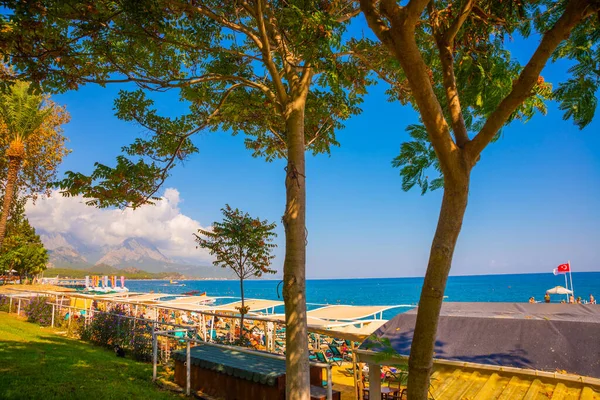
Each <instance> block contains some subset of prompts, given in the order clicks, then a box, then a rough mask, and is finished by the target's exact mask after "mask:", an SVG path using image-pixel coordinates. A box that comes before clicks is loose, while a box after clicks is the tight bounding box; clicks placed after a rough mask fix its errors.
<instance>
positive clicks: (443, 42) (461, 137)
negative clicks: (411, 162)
mask: <svg viewBox="0 0 600 400" xmlns="http://www.w3.org/2000/svg"><path fill="white" fill-rule="evenodd" d="M474 3H475V1H474V0H467V1H466V2H465V3H464V4H463V6H462V7H461V10H460V13H459V14H458V17H457V18H456V19H455V20H454V21H453V22H452V24H451V25H450V27H449V28H448V29H447V30H446V31H445V32H437V31H436V30H437V28H439V25H438V24H437V23H434V24H433V29H434V36H435V41H436V45H437V48H438V51H439V55H440V61H441V64H442V82H443V84H444V91H445V93H446V99H447V101H448V111H449V114H450V120H451V121H450V122H451V124H452V131H453V132H454V139H455V140H456V144H457V146H458V147H461V148H462V147H464V145H465V144H466V143H467V142H468V141H469V135H468V133H467V127H466V125H465V120H464V117H463V115H462V109H461V105H460V96H459V94H458V88H457V86H456V77H455V75H454V51H453V48H454V38H455V37H456V34H457V33H458V31H459V30H460V28H461V26H462V24H463V23H464V22H465V21H466V20H467V17H468V16H469V13H470V12H471V9H472V8H473V4H474ZM430 4H431V3H430ZM430 18H432V19H434V20H435V19H436V18H435V17H434V15H433V12H432V13H430ZM434 22H435V21H434Z"/></svg>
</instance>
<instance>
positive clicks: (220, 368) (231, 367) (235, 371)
mask: <svg viewBox="0 0 600 400" xmlns="http://www.w3.org/2000/svg"><path fill="white" fill-rule="evenodd" d="M190 357H191V361H192V365H197V366H199V367H201V368H205V369H209V370H211V371H216V372H220V373H222V374H227V375H232V376H235V377H236V378H241V379H246V380H249V381H252V382H259V383H262V384H264V385H269V386H274V385H275V383H276V381H277V378H278V377H280V376H282V375H285V360H280V359H275V358H269V357H265V356H262V355H260V354H250V353H246V352H241V351H237V350H233V349H227V348H222V347H215V346H205V345H200V346H196V347H192V348H191V349H190ZM173 358H174V359H175V360H177V361H181V362H185V359H186V352H185V350H178V351H175V352H173Z"/></svg>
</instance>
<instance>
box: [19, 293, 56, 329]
mask: <svg viewBox="0 0 600 400" xmlns="http://www.w3.org/2000/svg"><path fill="white" fill-rule="evenodd" d="M47 301H48V298H47V297H45V296H36V297H32V298H31V300H30V301H29V304H28V305H27V306H26V307H25V314H26V315H27V321H29V322H33V323H36V324H39V325H41V326H50V324H51V322H52V305H51V304H48V303H47Z"/></svg>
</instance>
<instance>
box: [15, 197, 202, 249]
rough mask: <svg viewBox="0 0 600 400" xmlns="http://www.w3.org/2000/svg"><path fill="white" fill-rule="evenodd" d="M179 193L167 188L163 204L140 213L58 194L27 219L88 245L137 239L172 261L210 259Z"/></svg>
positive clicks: (42, 202) (30, 210)
mask: <svg viewBox="0 0 600 400" xmlns="http://www.w3.org/2000/svg"><path fill="white" fill-rule="evenodd" d="M180 201H181V199H180V198H179V191H177V189H172V188H169V189H166V190H165V193H164V195H163V197H162V200H161V201H157V202H156V203H155V205H146V206H143V207H140V208H138V209H137V210H132V209H126V210H118V209H98V208H94V207H90V206H86V205H85V201H84V199H83V198H82V197H71V198H68V197H63V196H62V195H61V194H60V193H58V192H57V191H55V192H53V193H52V195H51V196H50V197H49V198H41V199H38V200H37V201H36V203H35V205H34V204H32V203H31V202H29V203H28V204H27V206H26V213H27V217H28V218H29V221H30V223H31V224H32V225H33V226H34V227H35V228H36V229H43V230H45V231H47V232H51V233H63V234H64V233H69V234H71V235H73V236H75V237H76V238H77V239H79V240H80V241H81V242H83V243H84V244H86V245H92V246H104V245H109V246H114V245H118V244H120V243H121V242H122V241H123V240H125V239H127V238H130V237H136V238H143V239H146V240H148V241H149V242H151V243H152V244H154V245H155V246H156V247H157V248H158V249H159V250H160V251H161V252H162V253H163V254H164V255H166V256H167V257H169V258H174V259H176V258H185V259H188V260H190V261H192V260H195V261H200V260H202V261H206V260H209V259H210V256H209V255H208V253H207V252H206V251H205V250H203V249H196V243H195V241H194V236H193V235H192V234H193V233H195V232H197V230H198V228H201V225H200V222H198V221H196V220H194V219H192V218H190V217H188V216H187V215H184V214H182V213H181V211H180V210H179V207H178V205H179V203H180Z"/></svg>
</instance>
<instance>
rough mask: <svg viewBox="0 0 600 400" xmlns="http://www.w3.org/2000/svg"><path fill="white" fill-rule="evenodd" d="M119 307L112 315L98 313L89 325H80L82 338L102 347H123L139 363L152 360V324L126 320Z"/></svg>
mask: <svg viewBox="0 0 600 400" xmlns="http://www.w3.org/2000/svg"><path fill="white" fill-rule="evenodd" d="M125 316H126V313H125V311H124V310H123V308H122V307H121V306H117V307H115V308H113V309H112V310H111V312H110V313H105V312H100V311H96V312H95V313H94V317H93V318H91V320H90V321H89V323H88V325H87V326H85V325H84V324H82V325H80V331H79V334H80V337H81V339H83V340H86V341H89V342H92V343H94V344H97V345H99V346H102V347H107V348H110V349H112V348H114V346H121V347H123V348H124V349H126V350H127V353H128V354H130V355H131V357H132V358H134V359H136V360H138V361H150V360H151V359H152V323H150V322H144V321H134V320H133V319H130V318H125Z"/></svg>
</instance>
